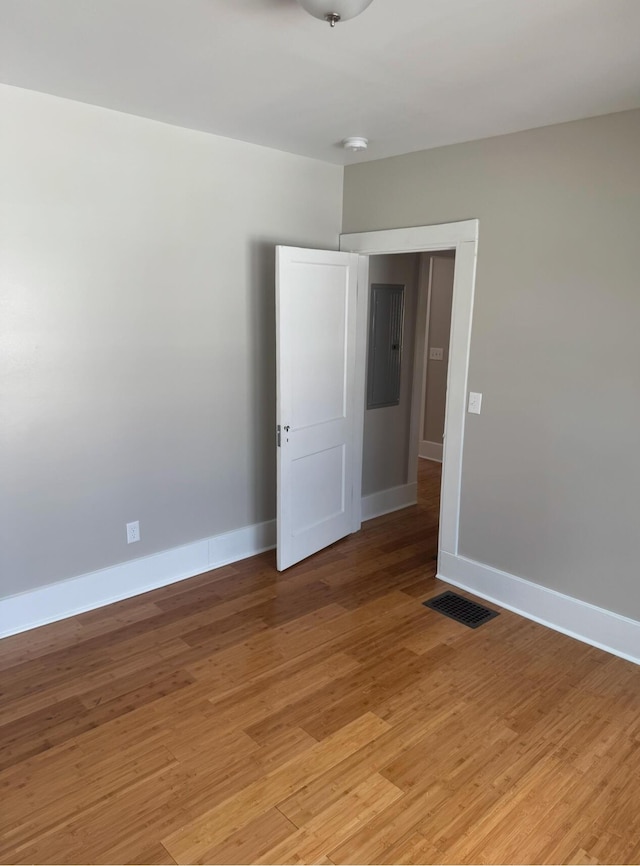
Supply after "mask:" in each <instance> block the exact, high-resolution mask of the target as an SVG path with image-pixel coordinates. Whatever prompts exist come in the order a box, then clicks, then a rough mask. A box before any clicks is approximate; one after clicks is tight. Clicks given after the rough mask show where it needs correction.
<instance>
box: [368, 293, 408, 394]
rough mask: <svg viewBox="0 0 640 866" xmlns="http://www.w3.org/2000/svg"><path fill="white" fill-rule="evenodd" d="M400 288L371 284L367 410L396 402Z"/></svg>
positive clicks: (399, 360)
mask: <svg viewBox="0 0 640 866" xmlns="http://www.w3.org/2000/svg"><path fill="white" fill-rule="evenodd" d="M403 321H404V286H399V285H385V284H382V283H373V284H372V285H371V302H370V310H369V358H368V364H367V409H377V408H379V407H381V406H397V404H398V403H399V402H400V369H401V363H402V328H403Z"/></svg>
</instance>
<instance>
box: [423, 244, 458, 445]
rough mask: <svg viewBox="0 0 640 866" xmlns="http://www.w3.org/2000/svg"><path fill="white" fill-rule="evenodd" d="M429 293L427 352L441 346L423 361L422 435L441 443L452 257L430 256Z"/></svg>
mask: <svg viewBox="0 0 640 866" xmlns="http://www.w3.org/2000/svg"><path fill="white" fill-rule="evenodd" d="M430 258H431V259H432V266H431V293H430V304H429V334H428V340H427V353H428V351H429V349H431V348H438V349H444V357H443V359H442V361H428V362H427V377H426V382H425V395H424V401H425V405H424V425H423V430H422V438H423V440H424V441H426V442H435V443H436V444H437V445H442V439H443V436H444V416H445V408H446V404H447V371H448V368H449V337H450V335H451V302H452V300H453V269H454V265H455V258H454V257H453V256H431V257H430Z"/></svg>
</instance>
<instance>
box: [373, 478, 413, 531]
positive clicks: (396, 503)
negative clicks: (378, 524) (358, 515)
mask: <svg viewBox="0 0 640 866" xmlns="http://www.w3.org/2000/svg"><path fill="white" fill-rule="evenodd" d="M417 501H418V485H417V483H416V482H415V481H414V482H413V483H412V484H401V485H400V486H399V487H389V488H388V489H387V490H381V491H380V492H379V493H371V494H370V495H369V496H363V497H362V520H363V521H364V520H371V519H372V518H374V517H380V516H381V515H382V514H389V513H390V512H391V511H398V510H399V509H400V508H407V506H409V505H415V504H416V502H417Z"/></svg>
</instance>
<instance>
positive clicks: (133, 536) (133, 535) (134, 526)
mask: <svg viewBox="0 0 640 866" xmlns="http://www.w3.org/2000/svg"><path fill="white" fill-rule="evenodd" d="M134 541H140V521H139V520H134V521H133V523H127V544H133V542H134Z"/></svg>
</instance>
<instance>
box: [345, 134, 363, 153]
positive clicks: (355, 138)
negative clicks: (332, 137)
mask: <svg viewBox="0 0 640 866" xmlns="http://www.w3.org/2000/svg"><path fill="white" fill-rule="evenodd" d="M342 146H343V147H344V149H345V150H350V151H352V153H360V152H361V151H363V150H366V149H367V147H368V146H369V140H368V139H366V138H362V137H361V136H359V135H352V136H350V137H349V138H345V140H344V141H343V142H342Z"/></svg>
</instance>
